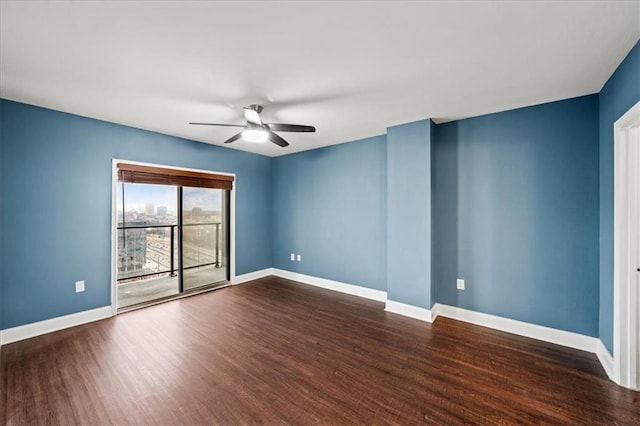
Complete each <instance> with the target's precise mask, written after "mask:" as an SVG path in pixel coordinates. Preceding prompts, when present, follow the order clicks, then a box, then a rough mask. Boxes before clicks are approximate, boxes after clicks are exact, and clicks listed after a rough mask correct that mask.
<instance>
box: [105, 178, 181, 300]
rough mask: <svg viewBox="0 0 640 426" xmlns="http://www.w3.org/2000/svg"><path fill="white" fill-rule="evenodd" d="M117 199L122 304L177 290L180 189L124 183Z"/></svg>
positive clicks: (118, 284)
mask: <svg viewBox="0 0 640 426" xmlns="http://www.w3.org/2000/svg"><path fill="white" fill-rule="evenodd" d="M117 197H118V199H117V218H118V219H117V237H118V246H117V262H118V265H117V271H118V274H117V287H116V289H117V292H116V293H117V301H118V308H125V307H128V306H132V305H137V304H139V303H146V302H150V301H153V300H156V299H161V298H164V297H167V296H172V295H176V294H178V293H179V292H180V287H179V280H178V276H177V272H178V232H177V187H175V186H169V185H150V184H139V183H122V182H120V183H118V194H117ZM172 258H173V259H172Z"/></svg>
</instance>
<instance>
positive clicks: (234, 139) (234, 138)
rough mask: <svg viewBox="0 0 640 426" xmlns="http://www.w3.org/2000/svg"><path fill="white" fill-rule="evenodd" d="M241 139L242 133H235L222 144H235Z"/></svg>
mask: <svg viewBox="0 0 640 426" xmlns="http://www.w3.org/2000/svg"><path fill="white" fill-rule="evenodd" d="M241 137H242V132H240V133H236V134H235V135H233V136H231V137H230V138H229V139H227V140H226V141H224V143H231V142H235V141H237V140H238V139H240V138H241Z"/></svg>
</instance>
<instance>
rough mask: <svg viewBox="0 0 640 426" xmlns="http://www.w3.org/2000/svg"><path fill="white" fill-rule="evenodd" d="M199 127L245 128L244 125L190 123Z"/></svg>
mask: <svg viewBox="0 0 640 426" xmlns="http://www.w3.org/2000/svg"><path fill="white" fill-rule="evenodd" d="M189 124H196V125H198V126H225V127H244V124H220V123H189Z"/></svg>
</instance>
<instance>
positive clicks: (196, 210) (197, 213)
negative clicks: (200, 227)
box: [191, 207, 202, 216]
mask: <svg viewBox="0 0 640 426" xmlns="http://www.w3.org/2000/svg"><path fill="white" fill-rule="evenodd" d="M191 213H192V214H193V215H194V216H202V207H194V208H192V209H191Z"/></svg>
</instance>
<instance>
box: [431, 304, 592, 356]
mask: <svg viewBox="0 0 640 426" xmlns="http://www.w3.org/2000/svg"><path fill="white" fill-rule="evenodd" d="M432 311H433V313H434V319H435V317H437V316H443V317H447V318H451V319H456V320H459V321H464V322H468V323H471V324H476V325H481V326H483V327H488V328H493V329H495V330H500V331H504V332H507V333H512V334H517V335H519V336H524V337H530V338H532V339H537V340H542V341H544V342H549V343H555V344H556V345H561V346H567V347H570V348H574V349H580V350H583V351H587V352H591V353H596V344H597V342H598V341H599V339H597V338H596V337H591V336H585V335H583V334H578V333H572V332H570V331H564V330H557V329H555V328H550V327H545V326H542V325H536V324H530V323H527V322H522V321H517V320H513V319H509V318H503V317H499V316H495V315H490V314H484V313H482V312H475V311H470V310H468V309H463V308H457V307H454V306H448V305H441V304H439V303H436V304H435V305H434V307H433V309H432Z"/></svg>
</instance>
